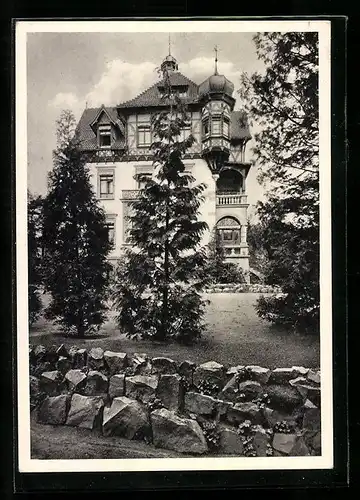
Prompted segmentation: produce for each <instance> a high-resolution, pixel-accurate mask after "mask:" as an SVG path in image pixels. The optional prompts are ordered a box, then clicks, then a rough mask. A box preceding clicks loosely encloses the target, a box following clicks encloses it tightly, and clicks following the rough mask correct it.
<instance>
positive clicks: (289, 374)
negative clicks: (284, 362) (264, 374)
mask: <svg viewBox="0 0 360 500" xmlns="http://www.w3.org/2000/svg"><path fill="white" fill-rule="evenodd" d="M293 378H294V370H293V368H275V370H273V371H272V372H271V373H270V377H269V382H270V383H272V384H287V383H288V382H289V380H291V379H293Z"/></svg>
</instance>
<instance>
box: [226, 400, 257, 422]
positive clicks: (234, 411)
mask: <svg viewBox="0 0 360 500" xmlns="http://www.w3.org/2000/svg"><path fill="white" fill-rule="evenodd" d="M226 418H227V420H228V422H229V423H230V424H233V425H238V424H240V423H241V422H244V421H245V420H250V421H251V422H252V423H257V424H259V423H261V421H262V412H261V409H260V408H259V407H258V405H256V404H255V403H236V404H234V405H233V407H232V408H229V410H228V412H227V415H226Z"/></svg>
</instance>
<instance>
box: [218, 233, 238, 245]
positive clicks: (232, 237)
mask: <svg viewBox="0 0 360 500" xmlns="http://www.w3.org/2000/svg"><path fill="white" fill-rule="evenodd" d="M219 233H220V237H221V239H222V240H223V241H224V242H226V243H232V244H233V245H236V244H238V243H239V239H240V231H239V230H238V229H235V230H232V229H219Z"/></svg>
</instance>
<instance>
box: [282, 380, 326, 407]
mask: <svg viewBox="0 0 360 500" xmlns="http://www.w3.org/2000/svg"><path fill="white" fill-rule="evenodd" d="M289 384H290V385H291V386H292V387H296V389H297V390H298V391H299V394H300V395H301V396H302V398H303V399H304V398H307V399H309V400H310V401H311V402H312V403H314V404H315V405H316V406H320V399H321V396H320V386H319V385H318V384H317V383H315V382H311V380H309V379H307V378H305V377H297V378H296V379H293V380H290V382H289Z"/></svg>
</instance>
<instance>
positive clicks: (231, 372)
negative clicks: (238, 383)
mask: <svg viewBox="0 0 360 500" xmlns="http://www.w3.org/2000/svg"><path fill="white" fill-rule="evenodd" d="M244 370H245V366H243V365H237V366H231V367H230V368H229V369H228V370H227V372H226V374H225V380H226V382H229V380H231V379H232V378H233V377H234V375H238V374H241V373H242V372H243V371H244Z"/></svg>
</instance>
